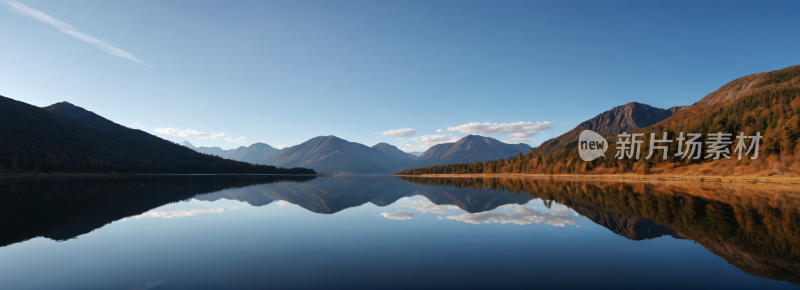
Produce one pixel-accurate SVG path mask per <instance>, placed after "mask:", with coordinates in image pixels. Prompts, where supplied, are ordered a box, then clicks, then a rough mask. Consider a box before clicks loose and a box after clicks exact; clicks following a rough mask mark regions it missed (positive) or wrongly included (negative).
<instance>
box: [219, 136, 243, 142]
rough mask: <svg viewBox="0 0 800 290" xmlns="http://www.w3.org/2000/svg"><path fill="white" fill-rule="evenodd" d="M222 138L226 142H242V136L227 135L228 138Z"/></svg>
mask: <svg viewBox="0 0 800 290" xmlns="http://www.w3.org/2000/svg"><path fill="white" fill-rule="evenodd" d="M222 140H225V141H226V142H234V143H239V142H244V137H239V138H231V137H228V138H225V139H222Z"/></svg>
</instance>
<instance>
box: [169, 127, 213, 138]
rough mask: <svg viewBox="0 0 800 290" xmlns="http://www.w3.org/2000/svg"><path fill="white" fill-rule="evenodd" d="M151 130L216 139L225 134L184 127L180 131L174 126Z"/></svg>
mask: <svg viewBox="0 0 800 290" xmlns="http://www.w3.org/2000/svg"><path fill="white" fill-rule="evenodd" d="M153 131H156V133H161V134H167V135H171V136H176V137H184V138H186V137H189V136H195V137H197V138H199V139H217V138H219V137H222V136H225V133H219V134H216V133H214V132H200V131H195V130H192V129H186V130H183V131H181V130H178V129H175V128H156V129H155V130H153Z"/></svg>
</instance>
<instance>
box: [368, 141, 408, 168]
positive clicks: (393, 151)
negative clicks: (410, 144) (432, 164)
mask: <svg viewBox="0 0 800 290" xmlns="http://www.w3.org/2000/svg"><path fill="white" fill-rule="evenodd" d="M372 148H375V149H378V150H380V151H381V152H383V153H385V154H386V155H389V157H392V158H393V159H394V160H397V161H398V162H401V163H411V162H412V161H414V160H417V156H414V155H411V154H408V153H405V152H403V151H402V150H400V149H398V148H397V147H395V146H393V145H390V144H388V143H378V144H375V146H372ZM412 156H413V157H412Z"/></svg>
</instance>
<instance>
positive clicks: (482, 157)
mask: <svg viewBox="0 0 800 290" xmlns="http://www.w3.org/2000/svg"><path fill="white" fill-rule="evenodd" d="M182 145H183V146H186V147H188V148H191V149H194V150H196V151H198V152H201V153H205V154H210V155H216V156H220V157H223V158H228V159H233V160H238V161H244V162H249V163H257V164H265V165H274V166H279V167H303V168H311V169H314V170H316V171H317V172H324V173H343V174H346V173H352V174H387V173H395V172H398V171H401V170H405V169H408V168H415V167H421V166H430V165H446V164H456V163H468V162H476V161H489V160H495V159H501V158H508V157H511V156H515V155H517V154H526V153H527V152H528V151H530V150H531V147H530V146H528V145H527V144H507V143H503V142H501V141H498V140H496V139H494V138H489V137H483V136H477V135H469V136H466V137H464V138H462V139H461V140H458V141H457V142H455V143H444V144H439V145H435V146H433V147H431V148H430V149H428V150H427V151H426V152H424V153H423V154H420V156H417V155H415V154H412V153H406V152H403V151H402V150H400V149H399V148H397V147H395V146H394V145H391V144H388V143H378V144H375V145H374V146H372V147H368V146H366V145H363V144H360V143H356V142H350V141H347V140H344V139H342V138H339V137H336V136H319V137H315V138H312V139H310V140H308V141H306V142H303V143H301V144H299V145H296V146H292V147H288V148H284V149H282V150H279V149H275V148H274V147H272V146H269V145H267V144H264V143H255V144H253V145H250V146H242V147H239V148H237V149H231V150H223V149H222V148H219V147H195V146H194V145H192V143H190V142H188V141H185V142H183V143H182ZM417 153H419V152H417Z"/></svg>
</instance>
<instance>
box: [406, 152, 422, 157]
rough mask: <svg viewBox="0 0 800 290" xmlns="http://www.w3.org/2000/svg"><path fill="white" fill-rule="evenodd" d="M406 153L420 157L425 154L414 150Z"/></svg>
mask: <svg viewBox="0 0 800 290" xmlns="http://www.w3.org/2000/svg"><path fill="white" fill-rule="evenodd" d="M408 154H410V155H414V156H417V157H420V156H422V154H425V152H419V151H414V152H408Z"/></svg>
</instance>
